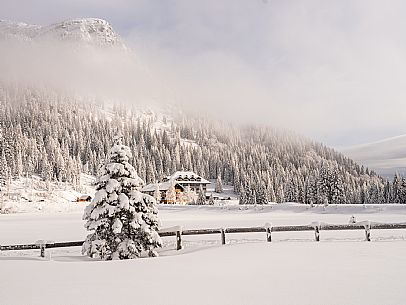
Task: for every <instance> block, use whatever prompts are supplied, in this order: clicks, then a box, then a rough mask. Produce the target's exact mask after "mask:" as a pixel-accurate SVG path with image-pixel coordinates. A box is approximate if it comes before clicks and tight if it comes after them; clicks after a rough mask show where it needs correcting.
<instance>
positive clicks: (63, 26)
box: [0, 18, 127, 49]
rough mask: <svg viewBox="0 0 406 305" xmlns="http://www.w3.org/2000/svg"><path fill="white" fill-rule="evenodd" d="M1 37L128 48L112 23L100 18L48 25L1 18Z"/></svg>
mask: <svg viewBox="0 0 406 305" xmlns="http://www.w3.org/2000/svg"><path fill="white" fill-rule="evenodd" d="M0 37H3V38H5V39H13V38H16V39H20V40H28V41H37V40H44V39H51V40H52V39H56V40H59V41H69V42H84V43H88V44H93V45H98V46H111V47H119V48H124V49H126V48H127V47H126V46H125V44H124V42H123V41H122V40H121V37H120V35H119V34H118V33H116V32H115V31H114V29H113V27H112V26H111V25H110V23H109V22H107V21H106V20H104V19H100V18H78V19H68V20H65V21H62V22H58V23H54V24H51V25H46V26H41V25H32V24H27V23H24V22H14V21H6V20H0Z"/></svg>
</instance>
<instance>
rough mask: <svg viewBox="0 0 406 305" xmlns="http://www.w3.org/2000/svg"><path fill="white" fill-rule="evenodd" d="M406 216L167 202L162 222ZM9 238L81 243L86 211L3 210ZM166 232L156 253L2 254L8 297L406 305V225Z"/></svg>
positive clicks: (4, 236) (4, 298)
mask: <svg viewBox="0 0 406 305" xmlns="http://www.w3.org/2000/svg"><path fill="white" fill-rule="evenodd" d="M351 215H355V217H356V218H357V220H358V221H362V220H372V221H380V222H404V221H406V206H402V205H380V206H367V207H365V208H364V207H363V206H339V207H335V206H330V207H327V209H326V210H325V209H324V208H322V207H316V208H313V209H307V208H306V207H304V206H299V205H294V204H283V205H274V206H267V207H265V208H263V209H262V208H261V207H250V208H249V209H247V210H246V209H244V208H242V209H240V207H239V206H234V207H196V206H188V207H180V206H162V207H161V208H160V216H161V218H162V222H163V226H164V227H169V226H173V225H182V226H184V228H203V227H230V226H252V225H255V226H257V225H263V224H264V223H265V222H271V223H272V224H274V225H283V224H285V225H287V224H309V223H310V222H312V221H322V222H330V223H347V221H348V219H349V217H350V216H351ZM0 232H1V233H0V244H12V243H24V242H33V241H35V240H37V239H47V240H55V241H62V240H65V241H66V240H81V239H83V238H84V236H85V234H86V232H85V231H84V229H83V222H82V220H81V213H80V212H74V213H69V214H66V213H65V214H63V213H59V214H45V213H41V214H38V213H37V214H9V215H0ZM371 237H372V241H371V242H369V243H368V242H365V241H364V232H363V231H354V232H339V231H337V232H323V231H321V241H320V242H319V243H316V242H314V241H313V238H314V236H313V233H312V232H303V233H300V232H290V233H273V242H272V243H267V242H265V235H264V234H263V233H253V234H235V235H231V234H228V235H227V245H225V246H222V245H221V244H220V236H218V235H215V236H200V237H184V240H185V242H184V246H185V248H184V249H183V250H181V251H176V250H173V249H174V246H175V244H174V238H173V237H168V238H165V239H164V243H165V247H164V248H163V249H162V250H161V251H160V252H161V256H160V257H159V258H153V259H147V258H145V259H138V260H132V261H114V262H100V261H93V260H90V259H88V258H85V257H82V256H81V255H80V249H79V248H78V247H76V248H65V249H54V250H52V251H49V250H47V252H48V253H51V257H48V258H46V259H41V258H39V257H38V256H39V253H38V252H39V251H38V250H35V251H20V252H0V274H1V277H0V292H1V293H0V294H1V296H0V304H62V303H63V304H233V305H234V304H271V303H272V304H312V305H317V304H323V305H324V304H405V299H406V291H405V290H404V284H403V283H404V282H403V280H404V277H405V275H406V271H405V270H406V260H405V257H406V240H405V237H406V232H405V231H404V230H386V231H383V230H381V231H378V230H372V236H371Z"/></svg>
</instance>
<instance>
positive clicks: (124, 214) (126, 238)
mask: <svg viewBox="0 0 406 305" xmlns="http://www.w3.org/2000/svg"><path fill="white" fill-rule="evenodd" d="M129 158H131V152H130V149H129V148H128V147H127V146H125V145H123V144H122V138H121V137H120V136H117V137H115V138H114V146H113V147H112V148H111V150H110V152H109V155H108V157H107V159H106V162H105V164H104V165H103V166H102V167H101V169H100V172H99V175H98V179H97V186H96V190H97V192H96V195H95V197H94V199H93V201H92V202H91V203H90V204H89V206H87V207H86V209H85V213H84V216H83V219H84V220H86V224H85V227H86V229H87V230H89V231H92V233H90V234H89V235H88V236H87V238H86V240H85V242H84V244H83V248H82V252H83V254H86V255H88V256H90V257H95V258H100V259H103V260H111V259H129V258H136V257H140V256H141V255H142V254H143V253H147V254H148V255H149V256H156V255H157V253H156V251H155V249H156V248H157V247H160V246H161V239H160V237H159V235H158V233H157V231H158V225H159V221H158V209H157V207H156V201H155V199H154V198H153V197H152V196H149V195H145V194H143V193H141V192H140V191H139V188H140V187H141V186H142V185H143V181H142V179H141V178H139V177H138V175H137V173H136V171H135V169H134V167H133V166H132V165H131V164H130V163H128V160H129Z"/></svg>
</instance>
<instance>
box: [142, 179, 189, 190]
mask: <svg viewBox="0 0 406 305" xmlns="http://www.w3.org/2000/svg"><path fill="white" fill-rule="evenodd" d="M171 184H172V182H171V181H166V182H160V183H158V186H159V190H160V191H167V190H169V188H170V186H171ZM156 185H157V183H150V184H148V185H146V186H144V187H143V188H142V189H141V192H153V191H155V190H156ZM176 185H178V186H180V187H181V188H182V189H183V187H182V186H181V185H180V184H178V183H176Z"/></svg>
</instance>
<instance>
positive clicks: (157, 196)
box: [154, 183, 161, 203]
mask: <svg viewBox="0 0 406 305" xmlns="http://www.w3.org/2000/svg"><path fill="white" fill-rule="evenodd" d="M154 199H155V201H156V203H160V202H161V191H160V190H159V183H156V184H155V191H154Z"/></svg>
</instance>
